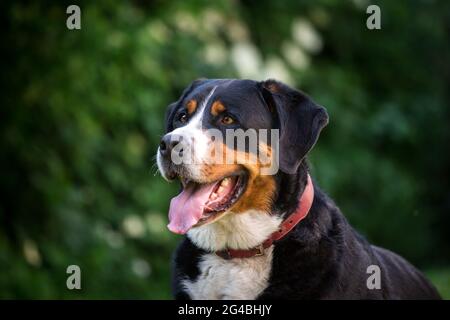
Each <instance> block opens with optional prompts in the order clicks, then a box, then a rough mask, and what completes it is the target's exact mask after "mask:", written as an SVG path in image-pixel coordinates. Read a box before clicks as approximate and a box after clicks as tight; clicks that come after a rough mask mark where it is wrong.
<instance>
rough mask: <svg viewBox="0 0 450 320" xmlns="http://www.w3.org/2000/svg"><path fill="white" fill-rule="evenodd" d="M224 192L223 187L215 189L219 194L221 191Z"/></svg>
mask: <svg viewBox="0 0 450 320" xmlns="http://www.w3.org/2000/svg"><path fill="white" fill-rule="evenodd" d="M223 190H224V187H222V186H219V188H218V189H217V191H216V192H217V193H221V192H222V191H223Z"/></svg>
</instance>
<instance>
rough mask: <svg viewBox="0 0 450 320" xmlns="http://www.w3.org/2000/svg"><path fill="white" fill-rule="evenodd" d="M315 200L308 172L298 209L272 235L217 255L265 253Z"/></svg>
mask: <svg viewBox="0 0 450 320" xmlns="http://www.w3.org/2000/svg"><path fill="white" fill-rule="evenodd" d="M313 200H314V186H313V183H312V180H311V177H310V176H309V174H308V182H307V184H306V187H305V190H304V191H303V194H302V196H301V197H300V202H299V205H298V208H297V210H296V211H295V212H294V213H292V214H291V215H290V216H289V217H287V218H286V219H285V220H284V221H283V223H281V225H280V228H279V229H278V230H277V231H275V232H274V233H272V234H271V236H270V237H269V238H268V239H267V240H266V241H264V242H263V243H262V244H260V245H259V246H257V247H254V248H251V249H248V250H235V249H226V250H221V251H216V255H218V256H219V257H221V258H224V259H227V260H228V259H233V258H250V257H254V256H262V255H264V250H265V249H267V248H269V247H270V246H271V245H272V244H273V243H274V242H275V241H278V240H280V239H282V238H284V237H285V236H286V235H287V234H288V233H289V232H290V231H291V230H292V229H293V228H294V227H295V226H296V225H297V224H298V223H299V222H300V221H302V220H303V219H304V218H305V217H306V216H307V215H308V212H309V209H311V206H312V203H313Z"/></svg>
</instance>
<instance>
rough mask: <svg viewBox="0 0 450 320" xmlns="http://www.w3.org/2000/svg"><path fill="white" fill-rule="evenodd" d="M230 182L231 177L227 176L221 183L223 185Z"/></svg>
mask: <svg viewBox="0 0 450 320" xmlns="http://www.w3.org/2000/svg"><path fill="white" fill-rule="evenodd" d="M229 184H230V178H225V179H223V180H222V182H221V183H220V185H221V186H224V187H226V186H228V185H229Z"/></svg>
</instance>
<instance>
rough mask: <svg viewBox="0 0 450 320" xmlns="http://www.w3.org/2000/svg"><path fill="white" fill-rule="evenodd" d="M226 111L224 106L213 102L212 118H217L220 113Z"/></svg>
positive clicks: (218, 102)
mask: <svg viewBox="0 0 450 320" xmlns="http://www.w3.org/2000/svg"><path fill="white" fill-rule="evenodd" d="M225 110H226V108H225V106H224V105H223V104H222V102H220V101H219V100H217V101H214V103H213V105H212V107H211V114H212V115H213V116H217V115H219V114H220V113H222V112H224V111H225Z"/></svg>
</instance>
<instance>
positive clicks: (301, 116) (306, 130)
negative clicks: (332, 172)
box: [259, 80, 328, 174]
mask: <svg viewBox="0 0 450 320" xmlns="http://www.w3.org/2000/svg"><path fill="white" fill-rule="evenodd" d="M259 86H260V89H261V92H262V96H263V98H264V101H265V102H266V103H267V105H268V106H269V109H270V110H271V112H273V114H274V115H275V121H276V123H277V127H278V128H279V129H280V141H279V149H278V151H279V154H280V157H279V159H280V163H279V165H280V169H281V170H282V171H284V172H286V173H289V174H293V173H295V172H296V171H297V169H298V167H299V165H300V163H301V162H302V160H303V159H304V158H305V156H306V155H307V153H308V152H309V151H310V150H311V149H312V148H313V147H314V144H315V143H316V142H317V139H318V138H319V134H320V131H321V130H322V128H323V127H325V126H326V125H327V124H328V114H327V112H326V110H325V108H323V107H321V106H319V105H317V104H315V103H314V102H313V101H312V100H311V98H309V97H308V96H307V95H306V94H304V93H303V92H301V91H298V90H295V89H292V88H291V87H289V86H287V85H285V84H283V83H281V82H278V81H275V80H267V81H263V82H260V83H259Z"/></svg>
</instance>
